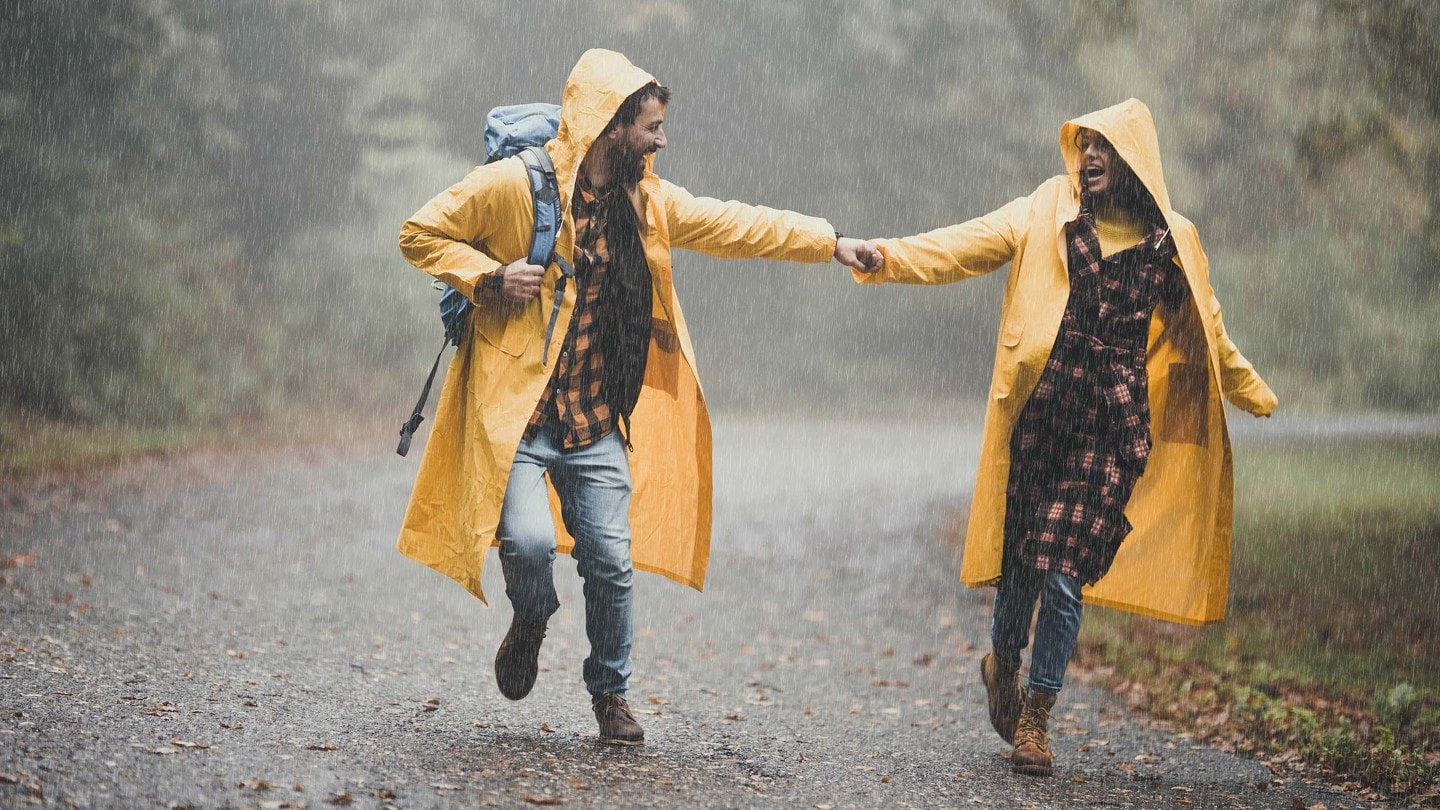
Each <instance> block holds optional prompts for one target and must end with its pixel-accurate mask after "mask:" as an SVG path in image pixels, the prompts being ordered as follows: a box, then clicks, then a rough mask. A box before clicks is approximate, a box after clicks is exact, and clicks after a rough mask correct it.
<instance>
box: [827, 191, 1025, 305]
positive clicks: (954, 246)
mask: <svg viewBox="0 0 1440 810" xmlns="http://www.w3.org/2000/svg"><path fill="white" fill-rule="evenodd" d="M1029 215H1030V198H1029V197H1020V198H1018V199H1015V200H1012V201H1010V202H1009V203H1008V204H1007V205H1005V207H1003V208H1001V209H999V210H998V211H992V212H990V213H988V214H986V215H985V216H983V217H976V218H975V219H972V220H969V221H968V222H962V223H960V224H959V225H951V226H949V227H947V228H940V229H938V230H933V231H930V232H928V233H922V234H919V235H917V236H907V237H905V238H904V239H877V240H875V244H877V245H878V246H879V247H880V252H881V253H883V254H884V255H885V268H884V269H883V270H881V271H880V272H878V273H863V272H860V271H858V270H857V271H854V276H855V280H856V281H858V282H860V283H861V284H883V283H885V282H887V281H888V282H898V283H900V284H949V283H951V282H955V281H963V280H965V279H967V278H975V277H976V276H983V275H985V274H986V273H992V272H994V271H996V270H998V269H1000V268H1001V267H1004V266H1005V263H1006V262H1008V261H1010V260H1011V259H1013V258H1015V254H1016V252H1017V251H1018V250H1019V249H1020V240H1021V237H1022V235H1023V234H1024V232H1025V222H1026V220H1027V219H1028V218H1029Z"/></svg>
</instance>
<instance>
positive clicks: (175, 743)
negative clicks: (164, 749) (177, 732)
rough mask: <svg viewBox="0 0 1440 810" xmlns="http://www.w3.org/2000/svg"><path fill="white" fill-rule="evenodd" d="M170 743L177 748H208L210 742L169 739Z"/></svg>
mask: <svg viewBox="0 0 1440 810" xmlns="http://www.w3.org/2000/svg"><path fill="white" fill-rule="evenodd" d="M170 744H171V745H173V746H175V747H177V748H209V747H210V743H197V742H190V741H189V740H171V741H170Z"/></svg>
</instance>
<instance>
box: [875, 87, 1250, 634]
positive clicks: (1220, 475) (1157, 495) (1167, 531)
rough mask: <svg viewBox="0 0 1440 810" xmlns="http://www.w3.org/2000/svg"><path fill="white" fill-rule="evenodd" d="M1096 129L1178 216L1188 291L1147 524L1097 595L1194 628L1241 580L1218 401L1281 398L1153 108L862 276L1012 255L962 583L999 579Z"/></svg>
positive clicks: (1127, 113) (1158, 394) (1158, 412)
mask: <svg viewBox="0 0 1440 810" xmlns="http://www.w3.org/2000/svg"><path fill="white" fill-rule="evenodd" d="M1082 128H1088V129H1093V130H1095V131H1097V132H1099V133H1101V134H1102V135H1104V136H1105V137H1106V138H1107V139H1109V141H1110V143H1111V144H1113V145H1114V147H1115V151H1116V152H1117V153H1118V154H1119V156H1120V157H1121V158H1122V159H1123V160H1124V161H1125V162H1126V164H1128V165H1129V166H1130V168H1131V169H1133V170H1134V171H1135V174H1136V175H1138V176H1139V178H1140V180H1141V182H1142V183H1144V184H1145V188H1146V189H1147V190H1149V192H1150V194H1151V196H1153V197H1154V199H1155V202H1156V203H1157V204H1158V205H1159V207H1160V211H1161V212H1162V213H1163V214H1164V216H1165V220H1166V223H1167V224H1168V225H1169V226H1170V229H1171V234H1172V236H1173V237H1174V240H1175V245H1176V247H1177V251H1178V255H1177V257H1176V262H1177V263H1178V264H1179V265H1180V266H1181V268H1182V269H1183V270H1184V273H1185V279H1186V280H1187V281H1188V282H1189V285H1190V291H1191V293H1192V294H1191V296H1190V297H1189V298H1187V300H1186V304H1185V305H1184V307H1183V309H1182V311H1180V312H1178V313H1171V312H1168V311H1167V310H1166V309H1165V308H1164V307H1158V308H1157V309H1156V310H1155V314H1154V315H1153V316H1152V318H1151V324H1150V341H1149V348H1148V355H1147V361H1146V369H1147V371H1148V374H1149V378H1150V388H1149V391H1150V414H1151V416H1150V419H1151V421H1150V431H1151V436H1152V439H1153V442H1154V447H1153V449H1152V450H1151V454H1150V460H1149V463H1148V465H1147V467H1146V470H1145V474H1144V476H1143V477H1141V479H1140V481H1139V483H1138V484H1137V485H1136V488H1135V493H1134V495H1133V496H1132V497H1131V500H1130V504H1129V506H1128V507H1127V508H1126V510H1125V514H1126V516H1127V517H1128V518H1129V519H1130V522H1131V523H1132V524H1133V525H1134V531H1133V532H1132V533H1131V534H1130V535H1129V536H1128V537H1127V538H1126V539H1125V541H1124V543H1122V544H1121V546H1120V551H1119V554H1118V555H1117V556H1116V557H1115V562H1114V565H1113V566H1112V567H1111V568H1110V571H1109V572H1108V573H1107V574H1106V575H1105V576H1104V577H1103V578H1102V579H1101V580H1100V581H1099V582H1097V583H1096V584H1095V585H1094V586H1093V587H1091V588H1087V589H1086V592H1085V601H1086V602H1089V603H1092V604H1098V605H1105V606H1108V607H1114V608H1120V609H1122V610H1128V611H1131V612H1134V613H1140V614H1144V615H1147V616H1154V617H1157V618H1161V619H1167V620H1169V621H1174V622H1182V623H1185V624H1203V623H1205V622H1212V621H1218V620H1220V619H1223V618H1224V617H1225V601H1226V596H1227V592H1228V588H1229V581H1230V539H1231V522H1232V504H1233V500H1232V498H1233V481H1232V473H1231V459H1230V435H1229V432H1228V431H1227V429H1226V426H1225V411H1224V406H1223V404H1222V402H1221V400H1220V394H1221V393H1222V392H1223V393H1224V395H1225V396H1226V397H1227V398H1229V400H1230V401H1231V402H1232V403H1234V404H1235V405H1236V406H1238V407H1240V408H1244V409H1245V410H1247V411H1249V412H1250V413H1252V414H1255V415H1257V416H1265V415H1268V414H1269V413H1270V412H1271V411H1272V410H1273V409H1274V408H1275V405H1276V399H1275V395H1274V394H1273V393H1272V392H1271V391H1270V388H1269V387H1268V386H1267V385H1266V384H1265V382H1264V380H1262V379H1260V375H1258V374H1256V373H1255V369H1254V367H1252V366H1251V365H1250V363H1249V362H1248V361H1247V360H1246V359H1245V358H1244V356H1242V355H1241V354H1240V350H1239V349H1237V348H1236V347H1235V344H1234V343H1233V342H1232V341H1231V340H1230V338H1229V336H1228V335H1226V333H1225V324H1224V322H1222V321H1221V319H1220V304H1219V302H1218V301H1217V300H1216V298H1215V290H1214V288H1212V287H1211V286H1210V270H1209V264H1208V262H1207V260H1206V258H1205V252H1204V251H1203V250H1201V249H1200V237H1199V235H1198V234H1197V233H1196V231H1195V226H1194V225H1192V224H1191V223H1190V221H1189V220H1187V219H1185V218H1184V217H1182V216H1180V215H1179V214H1178V213H1176V212H1175V210H1174V209H1173V208H1171V207H1170V195H1169V194H1168V193H1167V192H1166V190H1165V178H1164V175H1163V173H1162V172H1161V169H1160V146H1159V142H1158V140H1157V139H1156V137H1155V124H1154V122H1153V121H1152V120H1151V118H1150V111H1149V110H1148V109H1147V108H1146V107H1145V105H1144V104H1142V103H1141V102H1139V101H1138V100H1136V99H1130V100H1129V101H1126V102H1124V103H1121V104H1117V105H1115V106H1113V107H1109V108H1107V109H1104V110H1101V111H1099V112H1095V113H1091V114H1089V115H1086V116H1083V117H1081V118H1077V119H1075V120H1073V121H1068V122H1066V123H1065V125H1064V126H1062V127H1061V128H1060V151H1061V152H1062V153H1063V154H1064V158H1065V168H1066V170H1067V172H1068V173H1067V174H1064V175H1059V176H1057V177H1052V178H1051V179H1050V180H1047V181H1046V182H1045V183H1044V184H1042V185H1041V186H1040V187H1039V188H1037V189H1036V190H1035V192H1034V193H1033V194H1031V195H1030V196H1029V197H1022V198H1020V199H1017V200H1015V201H1013V202H1011V203H1010V204H1008V205H1006V206H1005V207H1003V208H1001V209H1000V210H998V211H995V212H993V213H990V214H987V215H985V216H983V217H980V218H978V219H973V220H970V221H969V222H963V223H961V224H959V225H953V226H950V227H948V228H941V229H939V230H935V231H931V232H929V233H925V234H920V235H919V236H912V237H908V238H905V239H884V240H879V245H880V250H881V251H882V252H883V253H884V254H885V267H884V270H883V271H882V272H880V273H877V274H875V275H865V274H861V273H856V274H855V275H856V279H857V280H858V281H861V282H863V283H872V284H878V283H882V282H886V281H893V282H901V283H907V284H946V283H949V282H953V281H961V280H963V279H967V278H973V277H975V276H979V275H983V274H985V273H989V272H992V271H994V270H997V269H999V268H1000V267H1003V266H1004V265H1005V264H1006V263H1010V264H1011V268H1012V269H1011V271H1010V277H1009V280H1008V282H1007V284H1006V287H1005V302H1004V310H1003V313H1002V316H1001V322H1000V336H999V341H998V343H997V345H996V347H995V370H994V373H993V376H992V378H991V382H990V396H989V400H988V403H987V406H986V409H985V434H984V438H983V441H982V444H981V450H980V470H979V474H978V475H977V477H976V483H975V496H974V500H973V501H972V503H971V507H970V526H969V530H968V532H967V535H966V539H965V554H964V559H963V561H962V563H961V571H960V578H961V580H962V581H964V582H965V584H967V585H970V586H972V587H975V586H981V585H993V584H995V583H996V582H997V581H998V579H999V577H1000V560H1001V551H1002V549H1003V547H1004V526H1005V492H1006V484H1007V481H1008V479H1009V471H1010V433H1011V431H1012V430H1013V429H1014V427H1015V422H1016V420H1017V419H1018V417H1019V415H1020V411H1021V409H1022V408H1024V407H1025V402H1026V400H1027V399H1029V397H1030V394H1031V392H1032V391H1033V390H1034V388H1035V384H1036V383H1037V382H1039V380H1040V372H1041V371H1042V370H1043V369H1044V367H1045V362H1046V360H1047V359H1048V358H1049V356H1050V349H1051V347H1052V346H1053V345H1054V343H1055V336H1056V334H1057V333H1058V332H1059V329H1060V319H1061V317H1062V316H1063V315H1064V313H1065V305H1066V303H1067V301H1068V300H1069V296H1070V280H1069V275H1068V270H1067V267H1066V262H1067V259H1068V252H1067V251H1066V249H1065V243H1064V239H1065V225H1066V223H1068V222H1070V221H1072V220H1074V219H1075V217H1076V216H1077V215H1078V213H1079V209H1080V180H1079V177H1080V166H1081V156H1080V150H1079V148H1078V147H1077V146H1076V137H1075V136H1076V135H1077V134H1078V133H1079V131H1080V129H1082Z"/></svg>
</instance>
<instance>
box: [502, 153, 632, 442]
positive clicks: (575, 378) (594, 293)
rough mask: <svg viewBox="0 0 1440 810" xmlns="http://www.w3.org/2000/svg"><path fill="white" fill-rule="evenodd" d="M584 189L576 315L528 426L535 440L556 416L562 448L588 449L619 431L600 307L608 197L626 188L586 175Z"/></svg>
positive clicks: (579, 204) (577, 205) (578, 203)
mask: <svg viewBox="0 0 1440 810" xmlns="http://www.w3.org/2000/svg"><path fill="white" fill-rule="evenodd" d="M578 190H579V193H578V194H576V195H575V202H574V215H575V314H574V315H573V316H572V317H571V319H570V329H569V331H568V332H566V333H565V340H564V342H563V343H561V344H560V356H559V357H558V358H556V360H555V371H554V373H553V374H551V376H550V382H549V383H548V384H547V385H546V386H545V393H543V394H541V395H540V402H539V404H537V405H536V406H535V412H534V413H532V414H531V415H530V422H529V423H528V424H527V425H526V426H525V438H526V439H530V438H533V437H534V436H535V434H536V432H538V431H539V430H540V427H541V426H542V425H544V424H545V422H546V421H547V420H549V419H554V420H555V421H556V422H557V423H558V424H559V425H560V427H561V438H560V448H561V449H562V450H575V449H578V448H581V447H587V446H589V445H591V444H594V443H595V442H598V441H600V440H601V439H603V438H605V437H606V436H607V435H609V433H610V431H612V430H614V429H615V414H614V413H613V412H611V410H610V406H609V404H607V403H606V402H605V398H604V397H603V396H601V395H600V381H601V380H602V379H604V376H605V354H604V352H602V351H600V346H599V321H598V320H597V319H596V317H595V314H596V312H595V310H596V301H597V300H598V299H599V297H600V287H601V282H602V281H603V280H604V279H605V268H606V266H607V265H608V264H609V262H610V252H609V250H608V249H607V248H606V245H605V222H606V218H607V216H606V211H607V210H608V205H607V199H608V195H610V194H617V193H620V192H618V191H616V190H615V188H614V187H611V188H610V189H605V190H603V191H602V192H599V193H597V192H596V191H595V190H593V189H591V188H590V187H589V185H588V184H587V183H586V182H585V180H584V176H583V174H582V176H581V180H580V183H579V184H578Z"/></svg>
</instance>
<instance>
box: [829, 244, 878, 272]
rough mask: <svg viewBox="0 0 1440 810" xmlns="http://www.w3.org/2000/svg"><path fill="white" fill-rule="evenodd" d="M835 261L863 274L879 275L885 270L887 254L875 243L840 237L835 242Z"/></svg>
mask: <svg viewBox="0 0 1440 810" xmlns="http://www.w3.org/2000/svg"><path fill="white" fill-rule="evenodd" d="M833 258H834V259H835V261H837V262H840V263H841V264H843V265H845V266H847V267H851V268H854V269H855V270H858V271H860V272H862V273H878V272H880V271H881V270H883V269H885V254H883V253H881V252H880V249H879V248H877V247H876V246H875V243H874V242H867V241H866V240H864V239H850V238H848V237H844V236H842V237H840V238H839V239H837V240H835V255H834V256H833Z"/></svg>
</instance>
